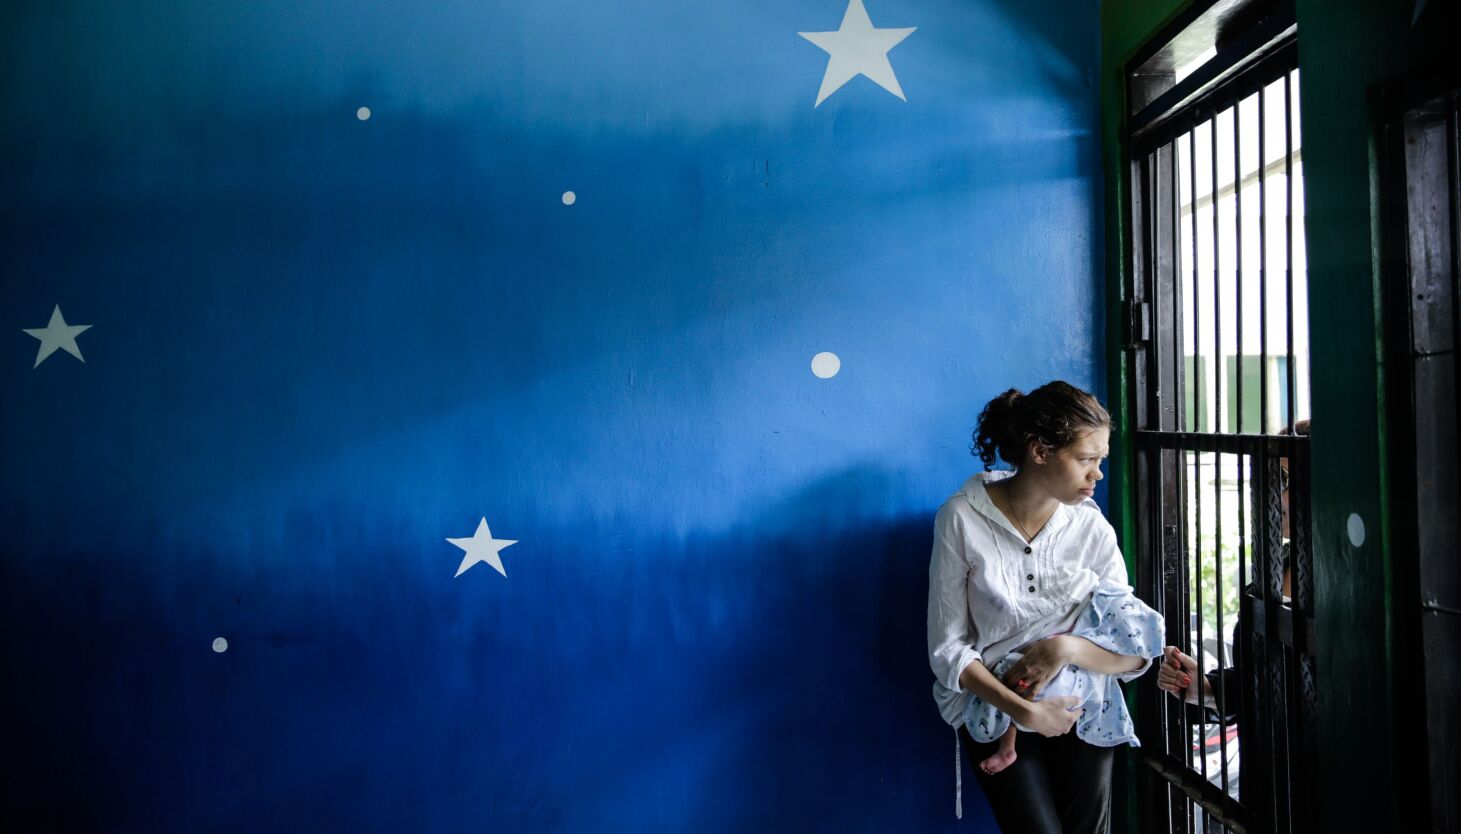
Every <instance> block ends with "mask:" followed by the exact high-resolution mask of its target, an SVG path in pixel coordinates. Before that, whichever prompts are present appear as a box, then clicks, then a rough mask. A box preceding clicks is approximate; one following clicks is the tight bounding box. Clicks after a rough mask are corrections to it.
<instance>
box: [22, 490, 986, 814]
mask: <svg viewBox="0 0 1461 834" xmlns="http://www.w3.org/2000/svg"><path fill="white" fill-rule="evenodd" d="M887 483H888V481H887V479H886V477H885V476H881V477H880V475H879V473H878V471H877V470H876V469H873V468H860V469H856V470H853V471H850V472H848V473H845V474H844V475H839V476H834V477H829V478H827V479H824V480H823V481H820V482H818V483H817V484H814V485H812V486H810V487H808V488H807V489H806V490H804V491H802V492H801V493H800V494H798V495H796V496H793V497H791V498H789V499H788V500H786V501H785V502H783V503H782V504H780V505H778V506H777V507H775V508H772V509H769V510H768V511H767V512H765V513H763V514H762V515H761V516H759V517H757V518H754V519H750V520H748V522H747V524H746V525H745V527H744V528H743V529H742V530H741V531H738V532H735V533H732V534H728V535H725V536H720V537H713V538H712V537H691V538H690V539H688V540H686V541H684V542H668V541H648V540H644V541H633V542H632V543H631V542H629V541H628V540H625V543H624V544H623V545H622V546H621V547H619V548H618V550H617V553H616V555H615V557H614V558H615V559H617V560H618V561H619V562H620V564H619V565H618V569H617V570H615V571H598V570H595V569H594V568H595V566H591V565H583V564H581V563H580V562H579V561H577V557H576V556H575V555H574V554H573V553H572V552H571V550H570V549H569V546H568V545H567V544H565V543H566V542H568V541H570V540H573V539H575V538H580V537H594V536H602V535H603V531H596V530H581V531H578V533H577V536H574V535H572V534H569V535H567V536H565V537H564V538H563V539H560V540H559V543H558V544H559V545H562V546H563V547H564V549H563V550H551V549H549V548H548V547H541V548H537V549H535V551H534V552H533V555H532V558H531V559H528V558H524V557H523V556H519V557H518V558H517V559H516V560H514V559H512V558H509V564H510V575H511V577H512V578H511V579H510V580H503V579H502V578H501V577H498V576H497V575H496V574H494V573H491V572H490V571H487V569H485V568H477V569H475V571H474V572H469V573H468V574H465V575H464V576H463V577H462V579H460V580H450V579H449V578H446V577H449V576H450V565H447V564H445V563H443V564H442V565H441V566H440V572H441V574H442V577H443V579H442V580H441V581H439V582H434V581H433V582H422V581H420V580H419V579H412V580H409V581H408V580H407V577H411V576H414V575H415V574H413V573H412V571H411V570H410V568H412V567H414V566H409V565H406V566H397V569H396V570H395V571H394V572H392V570H391V565H392V557H393V556H396V557H398V556H401V554H371V553H370V552H369V550H370V547H371V545H370V544H369V543H368V542H355V541H337V542H334V543H333V544H332V546H333V547H338V548H343V549H355V550H358V551H359V552H360V555H361V564H362V565H365V566H374V565H380V568H379V569H369V570H363V571H362V575H359V576H357V577H355V578H354V579H353V580H351V579H347V578H342V577H337V579H336V581H335V582H333V583H331V586H330V587H317V588H313V589H307V590H305V589H299V588H297V587H296V588H295V589H294V590H292V591H290V592H287V593H276V592H273V591H271V584H272V583H271V580H270V578H269V577H259V576H249V573H248V570H247V566H248V562H249V558H250V557H249V554H246V553H241V554H237V556H236V558H237V559H238V563H237V565H236V570H234V571H232V572H230V574H231V575H209V574H208V572H207V571H206V570H200V571H196V572H194V573H193V575H190V576H187V577H185V579H184V580H183V581H182V584H183V585H184V586H188V587H187V588H186V590H187V593H185V594H184V595H183V596H182V598H181V599H182V600H186V599H187V598H188V594H193V595H195V604H192V605H179V599H178V598H173V597H172V595H171V594H169V595H168V597H169V598H168V599H162V598H159V597H158V596H157V594H156V592H155V590H154V588H153V586H152V585H151V584H150V583H151V580H150V578H149V576H148V574H147V573H146V572H145V571H141V570H137V569H136V567H135V566H136V565H138V564H140V563H142V562H144V561H146V560H148V559H151V558H155V557H157V556H158V555H159V554H158V553H157V551H158V550H160V549H162V548H165V547H172V546H173V545H170V544H165V543H162V542H146V541H134V542H119V543H118V549H117V550H116V551H115V552H110V553H105V554H103V553H81V552H72V553H57V554H53V557H52V558H50V559H49V560H47V561H46V562H44V563H38V565H37V566H36V567H35V568H34V569H33V570H31V571H30V572H28V573H25V574H23V575H22V574H20V573H19V572H18V569H17V568H16V565H17V560H16V559H13V558H11V556H12V555H13V554H12V553H9V552H7V553H4V554H3V556H4V557H5V558H3V559H0V565H3V570H4V572H5V575H4V576H3V577H0V579H3V580H4V582H3V587H4V589H5V590H4V592H3V593H4V606H3V614H0V617H3V621H4V628H5V631H6V633H7V634H12V635H25V639H21V640H7V641H6V643H5V651H6V655H7V656H6V657H5V658H4V662H5V666H6V668H7V669H10V670H13V675H12V679H13V680H15V681H19V682H22V685H20V686H18V687H16V688H14V689H13V690H12V691H11V693H10V694H11V696H12V697H13V698H14V699H15V703H14V704H13V709H14V713H13V714H15V715H23V716H26V720H25V721H24V722H21V723H20V725H19V726H18V727H17V728H16V731H15V737H14V743H13V746H12V747H11V749H12V750H14V751H16V753H15V754H14V755H10V756H7V757H6V759H5V770H6V773H5V774H4V784H5V788H4V792H5V794H4V796H5V801H4V805H5V813H6V815H7V816H8V817H9V818H12V819H14V818H21V819H34V820H38V821H43V823H44V824H43V826H42V827H45V828H47V829H49V830H75V829H78V828H79V829H96V828H101V829H105V830H117V831H133V830H135V831H143V830H146V831H194V830H210V831H244V830H258V829H260V828H264V829H266V830H280V831H291V830H308V829H322V830H359V831H370V830H380V831H399V830H417V831H426V832H430V831H460V830H463V829H464V827H468V828H470V826H471V825H483V826H486V827H487V828H490V829H497V830H562V831H597V830H603V826H604V825H605V824H606V823H608V822H612V823H613V824H614V825H615V826H616V827H618V828H619V829H620V830H649V831H671V830H685V829H687V828H688V827H690V826H692V825H693V826H694V827H695V828H697V829H699V830H717V831H744V830H753V829H764V830H818V829H822V828H827V827H836V828H838V829H839V830H868V831H873V830H882V831H886V830H899V829H901V830H913V829H916V830H940V829H942V828H944V827H947V826H949V825H950V824H951V823H952V815H951V813H950V807H949V805H950V803H951V801H952V774H950V773H949V767H948V759H949V757H948V752H949V750H948V748H949V745H950V744H951V743H952V739H951V735H952V734H950V733H948V731H947V728H946V727H945V726H944V725H943V723H942V722H941V721H940V719H939V717H938V715H937V712H936V710H935V709H934V706H933V703H932V700H931V698H930V696H929V686H930V683H931V681H930V675H929V672H928V668H927V663H926V661H925V658H924V608H925V602H926V592H927V585H926V582H927V578H926V577H927V560H928V549H929V546H930V541H931V535H930V531H931V525H932V512H931V511H930V513H929V514H927V515H923V516H919V517H916V518H903V519H882V520H878V519H875V518H872V514H873V511H874V510H875V506H876V504H877V496H878V495H879V494H880V492H885V491H886V484H887ZM7 515H11V514H10V513H7ZM6 521H7V523H9V522H14V525H13V527H12V529H16V530H18V531H20V533H21V537H20V539H19V540H9V539H8V540H7V543H6V544H5V548H6V550H7V551H8V550H10V549H12V548H18V549H24V548H25V547H26V546H27V545H26V542H25V541H24V533H25V531H26V526H25V524H24V523H23V522H22V521H21V520H20V519H17V518H8V519H6ZM557 546H558V545H555V547H557ZM162 555H164V556H165V554H162ZM507 555H508V556H509V557H511V555H512V553H511V551H507ZM378 557H384V558H378ZM102 563H112V564H117V565H120V566H122V567H120V568H119V569H118V570H117V571H115V572H107V571H101V570H97V569H96V566H97V565H98V564H102ZM175 564H176V565H177V570H179V571H181V572H184V573H186V572H188V571H189V568H188V565H189V562H188V561H187V560H186V559H178V560H177V561H176V562H175ZM128 565H131V566H134V567H132V568H130V569H129V568H127V567H126V566H128ZM644 566H653V568H654V570H653V571H652V572H651V571H649V570H646V569H645V567H644ZM403 568H404V569H403ZM367 574H368V575H367ZM586 574H587V575H590V576H592V577H593V578H594V581H593V582H592V583H589V582H584V581H582V579H581V578H580V577H582V576H584V575H586ZM535 575H536V576H535ZM285 584H286V585H288V584H291V583H285ZM225 598H226V599H225ZM220 603H225V607H227V608H229V609H231V612H230V613H231V614H232V623H233V624H232V625H231V627H230V628H229V629H228V633H229V634H230V635H231V639H230V646H229V649H228V651H227V652H226V653H222V654H217V653H214V652H213V651H211V650H210V649H209V642H210V641H211V640H212V638H213V637H214V636H215V634H216V633H217V632H218V630H219V627H218V625H217V619H218V616H217V615H216V613H210V615H209V616H200V612H202V611H205V610H206V611H210V612H216V611H217V610H218V609H219V604H220ZM210 620H212V621H211V622H210ZM565 623H567V624H568V627H565ZM968 804H969V805H970V806H971V810H970V811H969V812H968V813H969V814H970V815H971V816H974V817H978V816H979V813H980V810H981V809H980V801H979V800H977V799H970V800H969V802H968ZM986 813H987V812H986ZM969 822H970V821H969V820H966V824H968V823H969Z"/></svg>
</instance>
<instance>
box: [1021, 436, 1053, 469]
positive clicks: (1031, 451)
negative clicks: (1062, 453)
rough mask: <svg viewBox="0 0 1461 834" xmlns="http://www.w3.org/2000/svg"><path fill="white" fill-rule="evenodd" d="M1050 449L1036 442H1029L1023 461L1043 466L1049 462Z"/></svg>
mask: <svg viewBox="0 0 1461 834" xmlns="http://www.w3.org/2000/svg"><path fill="white" fill-rule="evenodd" d="M1050 451H1051V449H1050V447H1049V446H1046V445H1045V444H1044V443H1041V442H1040V441H1038V440H1031V441H1030V445H1029V447H1028V448H1026V449H1025V460H1027V461H1029V462H1031V463H1040V464H1043V463H1045V462H1046V461H1048V460H1050Z"/></svg>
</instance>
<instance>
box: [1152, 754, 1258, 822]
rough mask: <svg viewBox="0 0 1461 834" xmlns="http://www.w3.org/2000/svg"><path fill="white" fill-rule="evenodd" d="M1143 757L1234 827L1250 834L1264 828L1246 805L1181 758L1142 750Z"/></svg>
mask: <svg viewBox="0 0 1461 834" xmlns="http://www.w3.org/2000/svg"><path fill="white" fill-rule="evenodd" d="M1141 760H1142V761H1143V762H1145V763H1146V764H1147V766H1148V767H1150V768H1151V769H1152V770H1155V771H1156V772H1157V773H1159V774H1161V776H1162V777H1163V778H1165V779H1166V780H1167V781H1168V782H1170V783H1171V784H1173V785H1174V786H1176V787H1177V788H1178V789H1179V790H1181V791H1182V792H1183V793H1184V794H1185V795H1186V796H1187V797H1188V798H1189V799H1190V800H1191V801H1192V802H1195V803H1196V804H1197V805H1199V806H1201V807H1202V809H1203V810H1205V811H1207V812H1208V813H1209V814H1211V815H1212V816H1213V817H1214V818H1216V819H1217V820H1218V821H1219V822H1220V823H1222V824H1223V825H1225V826H1227V827H1228V828H1230V829H1232V830H1233V831H1236V832H1239V833H1240V834H1249V832H1259V831H1263V830H1264V829H1263V828H1262V827H1260V826H1259V825H1258V821H1257V820H1256V819H1254V816H1253V814H1252V813H1251V812H1250V811H1249V810H1248V809H1247V808H1244V807H1243V806H1242V805H1241V804H1239V803H1238V802H1237V801H1236V800H1234V799H1233V798H1232V797H1230V796H1227V795H1226V794H1223V793H1221V792H1220V791H1219V790H1218V788H1217V786H1216V785H1214V784H1212V783H1210V782H1206V781H1203V780H1201V779H1200V778H1199V777H1198V776H1197V774H1196V773H1195V772H1193V770H1192V769H1191V768H1189V767H1185V766H1183V765H1182V762H1181V760H1180V759H1174V758H1172V757H1170V756H1164V755H1160V754H1157V753H1143V754H1142V757H1141Z"/></svg>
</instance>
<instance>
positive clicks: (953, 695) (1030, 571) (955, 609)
mask: <svg viewBox="0 0 1461 834" xmlns="http://www.w3.org/2000/svg"><path fill="white" fill-rule="evenodd" d="M1012 474H1013V473H1012V472H985V473H981V474H979V475H975V476H974V477H973V478H970V479H969V481H968V482H966V483H965V484H964V487H963V488H962V489H961V490H959V492H957V493H955V494H954V495H953V496H952V497H951V498H949V500H948V501H946V502H945V503H944V505H943V507H942V508H940V509H939V512H938V516H937V517H936V518H935V520H934V540H933V555H932V558H931V559H930V561H929V582H928V655H929V666H930V668H931V669H932V670H933V674H934V678H935V682H934V699H935V700H936V701H937V702H938V705H939V713H940V714H941V715H942V716H943V717H944V720H945V721H948V722H949V723H950V724H957V723H958V722H959V720H960V716H961V715H962V713H963V709H964V705H965V704H966V703H967V702H968V700H969V698H971V697H972V695H971V694H970V693H968V692H965V691H963V690H962V689H961V688H960V686H959V675H960V674H961V673H962V672H963V671H964V669H965V668H967V667H968V666H969V664H970V663H973V662H975V661H976V660H977V661H980V662H982V663H984V665H985V666H987V667H992V666H994V664H996V663H998V662H999V661H1000V659H1001V658H1003V657H1004V656H1005V655H1006V654H1008V653H1009V652H1011V651H1014V650H1016V649H1019V648H1022V647H1024V646H1025V645H1026V644H1028V643H1030V642H1032V641H1034V640H1037V639H1042V638H1044V637H1047V636H1049V635H1051V634H1055V633H1058V632H1060V631H1063V630H1067V629H1068V628H1069V627H1070V625H1071V624H1073V623H1074V621H1075V616H1076V615H1077V614H1078V613H1079V609H1080V606H1081V604H1083V603H1084V602H1085V601H1086V600H1087V599H1089V597H1090V595H1091V592H1092V591H1093V590H1095V587H1096V585H1098V584H1099V583H1100V582H1101V580H1103V579H1105V580H1109V581H1112V582H1115V583H1117V584H1119V585H1126V584H1128V582H1127V575H1126V563H1125V561H1124V560H1123V559H1122V556H1121V551H1120V550H1119V549H1118V548H1117V547H1116V531H1115V530H1113V529H1112V527H1111V525H1110V523H1109V522H1107V521H1106V518H1105V516H1104V515H1102V514H1101V510H1100V508H1099V507H1097V506H1096V503H1095V502H1094V501H1091V500H1090V499H1087V500H1085V501H1083V502H1081V503H1080V504H1078V505H1075V506H1068V505H1064V504H1062V505H1060V506H1059V507H1058V508H1056V511H1055V514H1054V515H1052V516H1051V517H1050V521H1048V522H1047V523H1046V525H1045V527H1044V528H1043V529H1041V531H1040V533H1039V534H1038V535H1037V536H1035V538H1034V539H1032V540H1031V541H1029V542H1028V543H1027V542H1026V541H1025V540H1024V538H1023V537H1022V536H1021V535H1020V534H1019V533H1018V532H1017V531H1016V530H1015V529H1014V527H1013V526H1012V525H1011V524H1010V522H1009V520H1008V519H1006V518H1005V516H1004V514H1003V513H1001V512H1000V511H999V510H998V509H996V508H995V506H994V504H993V502H992V501H990V499H989V493H988V492H987V491H986V489H985V485H986V484H987V483H991V482H993V481H997V480H1000V479H1002V478H1006V477H1009V476H1010V475H1012ZM1022 551H1023V553H1022ZM1037 574H1038V575H1039V576H1040V577H1041V579H1040V581H1039V582H1038V583H1037V582H1035V576H1036V575H1037Z"/></svg>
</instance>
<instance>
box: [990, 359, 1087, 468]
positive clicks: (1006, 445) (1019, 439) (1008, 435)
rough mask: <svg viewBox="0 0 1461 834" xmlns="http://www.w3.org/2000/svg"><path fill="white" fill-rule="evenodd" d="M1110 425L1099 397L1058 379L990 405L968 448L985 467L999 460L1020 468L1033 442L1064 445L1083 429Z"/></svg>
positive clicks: (1014, 392)
mask: <svg viewBox="0 0 1461 834" xmlns="http://www.w3.org/2000/svg"><path fill="white" fill-rule="evenodd" d="M1110 426H1111V415H1110V414H1108V413H1107V412H1106V409H1105V408H1103V407H1102V406H1101V403H1100V402H1099V401H1098V400H1097V399H1096V398H1095V397H1093V396H1091V395H1090V394H1089V393H1087V392H1085V391H1082V390H1081V389H1079V388H1077V387H1075V386H1074V385H1071V384H1070V383H1068V382H1062V381H1059V380H1056V381H1055V382H1050V383H1046V384H1045V385H1042V386H1040V387H1039V388H1036V389H1035V390H1033V391H1031V392H1030V393H1028V394H1024V393H1021V392H1020V390H1019V389H1018V388H1011V389H1009V390H1008V391H1005V392H1004V393H1003V394H1000V395H999V396H997V397H995V398H994V399H992V400H990V401H989V402H988V403H986V404H985V406H984V410H983V411H981V412H979V424H978V426H977V427H976V428H975V429H974V445H973V446H972V447H971V448H970V450H969V451H970V453H971V454H973V455H974V456H975V457H977V458H979V459H980V460H981V461H983V463H984V468H985V469H992V468H993V467H994V464H995V461H996V460H997V459H999V458H1003V459H1004V461H1005V462H1006V463H1008V464H1010V465H1012V466H1016V467H1018V466H1021V465H1022V464H1024V462H1025V453H1026V451H1027V450H1028V449H1029V446H1030V444H1031V443H1032V442H1035V443H1039V444H1040V445H1042V446H1048V447H1050V448H1052V449H1061V448H1064V447H1066V446H1069V445H1070V444H1071V443H1073V442H1075V439H1076V437H1077V436H1078V435H1079V434H1080V433H1081V432H1082V431H1085V430H1087V429H1092V428H1110Z"/></svg>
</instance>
